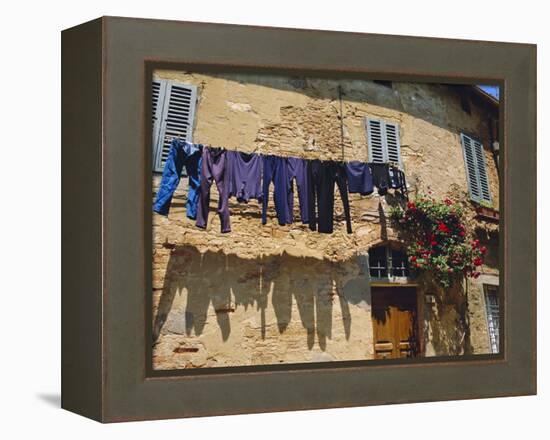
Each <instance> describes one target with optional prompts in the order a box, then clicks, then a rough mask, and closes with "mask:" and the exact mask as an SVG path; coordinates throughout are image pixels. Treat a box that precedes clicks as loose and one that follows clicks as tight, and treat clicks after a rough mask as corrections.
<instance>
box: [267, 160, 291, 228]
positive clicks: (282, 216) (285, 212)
mask: <svg viewBox="0 0 550 440" xmlns="http://www.w3.org/2000/svg"><path fill="white" fill-rule="evenodd" d="M271 182H273V199H274V201H275V212H276V213H277V220H278V221H279V224H280V225H289V224H291V223H292V211H291V207H290V206H289V200H288V198H289V193H290V179H289V177H288V165H287V161H286V158H285V157H279V156H264V176H263V200H262V224H263V225H265V224H266V223H267V204H268V202H269V186H270V184H271Z"/></svg>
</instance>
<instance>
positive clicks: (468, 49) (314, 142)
mask: <svg viewBox="0 0 550 440" xmlns="http://www.w3.org/2000/svg"><path fill="white" fill-rule="evenodd" d="M62 55H63V62H62V74H63V78H62V80H63V81H62V85H63V94H62V112H63V115H62V116H63V127H62V142H63V145H62V157H63V167H62V168H63V176H62V182H63V212H62V215H63V243H62V246H63V247H62V249H63V276H62V280H63V283H62V284H63V292H62V304H63V310H62V319H63V322H62V367H63V371H62V386H63V388H62V406H63V407H64V408H66V409H69V410H71V411H75V412H77V413H80V414H83V415H85V416H88V417H91V418H94V419H96V420H100V421H104V422H113V421H126V420H140V419H154V418H170V417H190V416H201V415H219V414H234V413H245V412H265V411H282V410H298V409H308V408H325V407H343V406H359V405H372V404H382V403H400V402H415V401H428V400H449V399H471V398H481V397H494V396H511V395H524V394H533V393H535V392H536V370H535V367H536V359H535V354H536V334H535V328H536V327H535V317H536V313H535V306H536V297H535V295H536V285H535V254H536V235H535V212H536V206H535V200H536V184H535V182H536V167H535V165H536V162H535V147H536V139H535V123H536V114H535V109H536V75H535V73H536V48H535V46H532V45H525V44H511V43H492V42H473V41H471V42H470V41H461V40H443V39H425V38H411V37H398V36H384V35H370V34H352V33H340V32H326V31H307V30H296V29H277V28H259V27H248V26H234V25H217V24H204V23H189V22H171V21H158V20H142V19H129V18H115V17H103V18H100V19H97V20H95V21H92V22H89V23H85V24H83V25H80V26H77V27H75V28H71V29H68V30H65V31H63V34H62Z"/></svg>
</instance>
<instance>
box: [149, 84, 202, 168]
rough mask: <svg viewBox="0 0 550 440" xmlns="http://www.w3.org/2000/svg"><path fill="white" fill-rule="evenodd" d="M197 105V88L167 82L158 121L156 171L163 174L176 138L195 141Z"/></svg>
mask: <svg viewBox="0 0 550 440" xmlns="http://www.w3.org/2000/svg"><path fill="white" fill-rule="evenodd" d="M196 103H197V88H196V86H193V85H190V84H182V83H178V82H175V81H166V90H165V98H164V102H163V105H162V109H161V111H160V117H159V121H158V134H157V139H158V141H157V143H156V149H155V157H154V162H153V164H154V170H155V171H159V172H162V170H163V168H164V163H165V162H166V158H167V157H168V153H169V152H170V143H171V142H172V140H173V139H174V138H179V139H182V140H186V141H188V142H192V141H193V138H192V137H193V122H194V119H195V107H196ZM154 145H155V144H154Z"/></svg>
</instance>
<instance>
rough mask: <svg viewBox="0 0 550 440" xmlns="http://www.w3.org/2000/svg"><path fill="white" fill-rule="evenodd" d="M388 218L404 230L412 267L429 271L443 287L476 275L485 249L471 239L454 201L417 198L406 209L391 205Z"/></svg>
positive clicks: (477, 275)
mask: <svg viewBox="0 0 550 440" xmlns="http://www.w3.org/2000/svg"><path fill="white" fill-rule="evenodd" d="M390 217H391V220H392V222H393V224H394V226H395V227H396V228H398V229H400V230H401V231H402V232H403V233H404V237H405V244H406V246H407V253H408V256H409V263H410V266H411V267H412V268H413V269H415V270H417V271H419V272H420V271H425V272H430V273H432V274H433V277H434V279H435V280H436V281H437V282H438V283H439V284H440V285H441V286H443V287H449V286H450V285H451V284H452V282H453V281H454V280H456V279H458V278H460V277H463V276H470V277H473V278H477V277H479V275H480V273H479V271H478V270H477V269H478V267H479V266H481V265H482V264H483V259H484V256H485V254H486V252H487V248H486V247H485V246H480V244H479V240H474V239H472V236H471V233H469V232H468V231H467V230H466V228H465V226H464V222H463V213H462V208H461V207H460V206H459V205H458V204H457V203H455V202H453V201H452V200H450V199H445V200H443V201H436V200H434V199H432V198H430V197H417V198H416V199H415V200H414V201H411V202H408V203H407V206H406V208H405V209H403V208H400V207H397V208H392V210H391V212H390Z"/></svg>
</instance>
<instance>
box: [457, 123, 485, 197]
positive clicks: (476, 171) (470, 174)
mask: <svg viewBox="0 0 550 440" xmlns="http://www.w3.org/2000/svg"><path fill="white" fill-rule="evenodd" d="M460 137H461V140H462V149H463V151H464V164H465V166H466V177H467V180H468V189H469V191H470V198H471V199H472V200H473V201H475V202H490V201H491V193H490V191H489V178H488V176H487V167H486V163H485V152H484V151H483V145H482V144H481V142H479V141H477V140H475V139H473V138H471V137H469V136H466V135H465V134H461V136H460Z"/></svg>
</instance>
